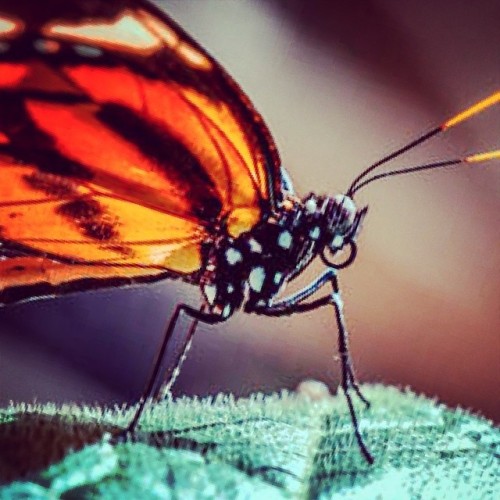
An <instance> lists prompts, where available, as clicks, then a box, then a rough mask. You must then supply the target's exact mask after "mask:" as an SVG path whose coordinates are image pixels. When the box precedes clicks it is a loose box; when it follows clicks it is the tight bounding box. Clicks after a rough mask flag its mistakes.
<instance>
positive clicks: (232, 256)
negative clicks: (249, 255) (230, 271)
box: [226, 247, 243, 266]
mask: <svg viewBox="0 0 500 500" xmlns="http://www.w3.org/2000/svg"><path fill="white" fill-rule="evenodd" d="M226 260H227V263H228V264H229V265H230V266H234V265H235V264H237V263H238V262H241V261H242V260H243V256H242V255H241V252H240V251H239V250H236V248H233V247H230V248H228V249H227V250H226Z"/></svg>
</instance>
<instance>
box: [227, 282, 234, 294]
mask: <svg viewBox="0 0 500 500" xmlns="http://www.w3.org/2000/svg"><path fill="white" fill-rule="evenodd" d="M233 292H234V286H233V285H231V283H228V285H227V293H233Z"/></svg>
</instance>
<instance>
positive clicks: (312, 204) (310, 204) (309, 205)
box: [304, 198, 318, 214]
mask: <svg viewBox="0 0 500 500" xmlns="http://www.w3.org/2000/svg"><path fill="white" fill-rule="evenodd" d="M304 208H305V209H306V212H307V213H308V214H313V213H314V212H316V209H317V208H318V204H317V203H316V200H315V199H314V198H309V199H308V200H307V201H306V202H305V204H304Z"/></svg>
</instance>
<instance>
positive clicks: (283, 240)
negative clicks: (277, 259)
mask: <svg viewBox="0 0 500 500" xmlns="http://www.w3.org/2000/svg"><path fill="white" fill-rule="evenodd" d="M278 246H280V247H281V248H283V249H284V250H288V249H289V248H290V247H291V246H292V235H291V234H290V232H289V231H282V232H281V233H280V235H279V236H278Z"/></svg>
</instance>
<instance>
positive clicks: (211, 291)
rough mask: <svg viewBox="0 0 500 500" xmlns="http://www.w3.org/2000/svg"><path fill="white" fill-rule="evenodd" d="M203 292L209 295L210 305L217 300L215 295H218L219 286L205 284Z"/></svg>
mask: <svg viewBox="0 0 500 500" xmlns="http://www.w3.org/2000/svg"><path fill="white" fill-rule="evenodd" d="M203 292H204V293H205V296H206V297H207V300H208V303H209V304H210V305H213V303H214V302H215V297H216V295H217V287H216V286H215V285H213V284H209V285H205V286H204V287H203Z"/></svg>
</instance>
